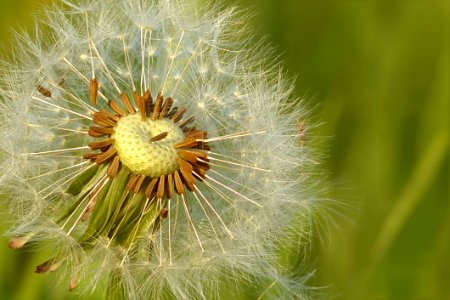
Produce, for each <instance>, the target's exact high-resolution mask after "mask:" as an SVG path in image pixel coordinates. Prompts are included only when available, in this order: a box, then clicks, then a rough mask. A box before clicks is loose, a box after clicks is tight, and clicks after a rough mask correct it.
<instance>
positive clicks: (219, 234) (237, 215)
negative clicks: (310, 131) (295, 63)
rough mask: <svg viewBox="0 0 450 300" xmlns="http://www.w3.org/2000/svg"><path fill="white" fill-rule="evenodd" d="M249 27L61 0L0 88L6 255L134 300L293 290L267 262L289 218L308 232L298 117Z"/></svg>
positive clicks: (21, 43)
mask: <svg viewBox="0 0 450 300" xmlns="http://www.w3.org/2000/svg"><path fill="white" fill-rule="evenodd" d="M246 22H247V17H246V16H244V15H243V14H242V13H241V12H239V11H238V10H236V9H235V8H231V9H223V8H219V7H216V6H202V7H198V6H196V5H195V3H193V2H191V1H187V0H183V1H174V0H168V1H150V0H149V1H146V0H126V1H125V0H119V1H113V0H100V1H95V2H92V1H77V2H76V3H74V2H72V1H69V0H66V1H63V2H62V4H60V5H55V6H53V7H51V8H49V9H48V11H47V12H46V15H45V17H40V18H39V19H38V20H37V22H36V26H35V31H34V32H33V34H25V33H23V34H19V35H18V36H17V40H16V43H15V48H14V51H13V53H14V59H13V60H12V61H11V62H9V63H4V65H3V66H2V82H1V87H0V97H1V103H0V105H1V113H0V134H1V136H2V137H3V139H2V141H1V143H0V153H1V156H0V158H1V160H0V164H1V167H2V168H3V169H4V170H6V172H4V174H1V175H0V191H1V193H2V196H3V195H4V196H5V198H7V199H9V202H10V207H11V209H10V210H11V213H12V214H13V216H14V219H15V222H14V223H13V224H12V225H11V229H10V231H9V235H10V236H12V239H11V241H10V247H11V248H20V247H23V246H25V245H27V244H28V243H30V244H33V245H39V244H40V243H43V242H45V243H47V244H50V245H51V246H52V247H53V250H54V254H53V256H52V257H50V258H49V260H48V261H46V262H43V264H41V265H39V266H37V269H36V271H37V272H38V273H45V272H49V271H56V270H57V269H58V268H62V269H64V270H66V273H68V276H69V277H70V280H68V281H69V282H70V284H69V285H70V289H75V288H77V289H79V288H81V289H83V288H84V289H86V290H92V289H96V288H101V287H102V286H105V285H107V286H108V288H107V289H108V291H109V292H111V293H114V292H117V293H125V294H126V295H127V297H128V298H131V299H133V298H148V297H149V295H151V296H152V298H163V297H175V298H180V299H192V298H195V299H202V298H203V299H210V298H220V296H219V295H218V293H219V290H220V283H221V281H224V280H225V281H228V280H232V281H233V282H234V283H235V285H236V286H239V285H240V284H243V283H253V284H256V283H261V282H264V283H267V282H268V284H267V286H268V285H270V284H271V283H272V282H273V280H276V281H278V282H280V284H279V288H280V289H282V287H283V286H286V287H287V286H294V284H288V283H286V284H281V282H282V281H283V279H282V276H281V275H280V274H279V272H277V271H276V270H277V268H278V266H279V262H278V256H277V249H278V243H279V241H278V238H279V237H285V238H287V236H288V234H286V232H287V231H289V230H291V229H292V228H291V226H292V224H293V220H297V219H298V218H299V216H302V218H301V219H302V220H303V221H302V222H304V223H302V224H305V226H304V227H301V228H299V229H298V231H299V234H298V235H297V237H298V236H300V237H302V238H303V237H304V236H306V235H307V234H308V230H309V229H307V228H308V226H307V224H308V222H309V221H308V220H309V218H310V213H311V211H312V209H311V207H312V205H313V201H314V197H313V194H314V191H312V190H311V188H310V187H308V181H309V175H308V174H309V173H308V172H310V169H311V167H312V166H313V162H312V160H311V158H310V154H309V147H308V146H307V145H304V139H303V137H304V132H305V130H306V129H305V124H304V123H302V129H301V130H300V131H299V130H298V124H299V120H300V119H303V118H304V116H305V111H304V110H303V106H302V105H301V104H298V102H296V101H294V100H295V98H294V97H293V96H292V90H293V85H292V81H290V80H288V79H286V77H285V75H284V72H283V70H282V68H281V67H280V66H279V64H278V63H276V62H274V61H273V60H272V59H271V58H270V56H271V50H270V49H268V48H267V47H265V46H264V45H263V43H259V44H258V43H255V41H254V39H252V38H250V35H249V34H248V30H247V26H246ZM290 224H291V225H290ZM293 242H294V243H296V242H297V241H293ZM108 282H109V284H108ZM111 283H113V284H111ZM267 286H266V287H267ZM266 287H264V286H263V287H261V292H262V291H264V289H265V288H266ZM289 289H290V288H286V291H285V292H286V293H287V294H286V295H288V293H292V295H297V296H302V295H303V292H302V291H299V290H296V291H293V290H294V289H292V291H291V290H289Z"/></svg>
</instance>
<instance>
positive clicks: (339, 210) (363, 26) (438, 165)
mask: <svg viewBox="0 0 450 300" xmlns="http://www.w3.org/2000/svg"><path fill="white" fill-rule="evenodd" d="M45 2H49V1H45V0H2V1H1V2H0V38H1V41H2V42H3V43H4V44H6V45H8V43H11V41H10V40H9V38H10V31H9V28H10V27H11V26H12V27H13V28H16V29H17V28H18V26H19V25H20V26H31V23H30V22H31V18H30V14H31V12H32V11H35V10H37V9H40V8H42V4H44V3H45ZM225 2H226V3H227V4H238V5H239V6H241V7H243V8H246V9H248V11H249V12H251V13H254V14H255V15H256V16H255V17H254V18H253V19H252V20H251V22H252V23H253V26H254V28H257V29H258V30H257V32H256V34H257V35H258V36H260V37H263V36H267V37H268V42H270V43H271V44H273V45H276V48H277V52H278V53H281V58H282V59H283V60H284V62H285V66H286V68H287V69H288V71H289V74H290V75H292V76H295V75H298V79H297V95H298V96H304V97H305V98H306V99H307V103H308V104H309V106H311V107H314V110H313V111H312V115H313V116H314V121H315V122H318V123H320V124H322V125H321V126H319V127H318V128H317V129H315V130H314V131H313V132H308V133H307V134H308V135H311V136H313V135H314V136H322V137H323V139H322V140H323V142H322V143H320V144H319V145H316V146H317V147H319V148H320V151H321V152H322V153H323V154H324V157H325V158H324V161H323V169H324V170H327V171H326V172H327V174H328V176H327V179H326V183H325V186H324V189H325V190H326V192H325V193H324V195H323V197H326V198H329V199H334V200H336V201H337V202H339V203H341V204H339V205H334V207H333V209H334V210H336V212H335V213H334V215H335V218H334V220H335V223H336V224H335V225H333V226H331V227H330V228H329V229H328V230H327V232H326V234H325V236H321V237H317V240H318V241H319V240H324V242H317V243H315V245H314V247H313V251H312V253H311V255H310V260H311V261H314V262H315V263H316V268H317V272H316V276H315V278H314V279H313V280H312V281H311V282H310V284H312V285H315V286H320V287H325V291H326V292H327V293H328V294H330V295H331V296H332V298H333V299H362V300H365V299H380V300H382V299H392V300H403V299H405V300H407V299H411V300H415V299H417V300H441V299H442V300H445V299H450V275H449V272H450V271H449V270H450V247H449V245H450V205H449V145H448V139H449V112H450V110H449V108H450V107H449V83H450V81H449V79H450V78H449V37H450V36H449V4H448V3H449V2H448V1H433V0H423V1H421V0H416V1H413V0H411V1H368V0H367V1H364V0H359V1H357V0H353V1H350V0H348V1H343V0H335V1H331V0H330V1H325V0H315V1H314V0H310V1H305V0H258V1H251V0H241V1H237V0H228V1H225ZM6 49H8V47H7V46H6ZM322 234H324V233H322ZM0 245H3V246H1V247H0V263H1V267H0V299H17V300H27V299H71V298H72V299H74V298H75V299H76V298H77V295H76V294H74V293H69V292H67V290H66V289H67V284H66V282H61V284H60V285H59V286H58V287H57V288H55V285H56V283H57V280H58V276H57V275H54V274H50V275H47V276H45V275H44V276H42V275H36V274H34V273H33V271H34V267H35V265H37V264H39V263H41V262H42V261H44V260H45V259H46V255H45V253H38V254H30V253H22V252H20V251H19V252H13V251H11V250H9V249H8V247H7V239H6V238H5V237H2V238H1V243H0ZM90 298H92V299H98V298H97V295H95V294H94V295H92V297H90ZM83 299H87V298H85V297H83Z"/></svg>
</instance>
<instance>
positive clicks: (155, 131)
mask: <svg viewBox="0 0 450 300" xmlns="http://www.w3.org/2000/svg"><path fill="white" fill-rule="evenodd" d="M111 138H113V139H114V147H115V148H116V150H117V154H118V155H119V157H120V160H121V162H122V163H123V164H124V165H125V166H127V167H128V168H129V169H130V170H131V172H133V173H135V174H142V175H146V176H149V177H152V178H155V177H159V176H161V175H168V174H171V173H173V172H174V171H176V170H178V169H179V166H178V163H177V158H178V151H177V149H176V148H175V145H176V144H177V143H180V142H182V141H183V140H184V134H183V131H182V130H181V129H180V128H179V127H178V126H177V125H176V124H175V123H173V122H172V121H170V120H169V119H161V120H152V119H150V118H146V119H145V120H142V119H141V117H140V115H138V114H133V115H128V116H125V117H123V118H121V119H120V120H119V121H118V122H117V126H116V127H115V129H114V133H113V134H112V135H111Z"/></svg>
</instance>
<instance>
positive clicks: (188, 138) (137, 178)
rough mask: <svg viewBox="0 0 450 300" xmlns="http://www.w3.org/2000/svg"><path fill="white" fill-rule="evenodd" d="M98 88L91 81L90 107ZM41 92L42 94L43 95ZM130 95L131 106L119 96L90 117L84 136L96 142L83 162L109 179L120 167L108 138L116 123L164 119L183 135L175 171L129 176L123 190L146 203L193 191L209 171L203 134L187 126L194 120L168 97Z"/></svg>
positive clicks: (157, 137) (154, 140)
mask: <svg viewBox="0 0 450 300" xmlns="http://www.w3.org/2000/svg"><path fill="white" fill-rule="evenodd" d="M98 86H99V84H98V82H97V80H96V79H95V78H94V79H92V80H91V81H90V84H89V99H90V101H91V103H92V104H93V105H94V106H96V105H97V95H98ZM40 90H41V89H40ZM43 92H44V93H45V91H43ZM132 95H133V98H132V99H133V100H134V102H135V106H133V104H132V102H131V101H130V98H129V97H128V96H127V94H125V93H124V92H121V93H120V95H119V99H120V101H116V100H115V99H111V100H109V101H108V108H109V109H102V110H100V111H98V112H96V113H95V114H94V116H93V118H92V122H93V123H94V124H95V125H92V126H90V127H89V131H88V134H89V135H90V136H92V137H93V138H96V139H97V140H95V141H94V142H92V143H90V144H89V145H88V146H89V147H90V148H91V149H92V150H93V152H89V153H85V154H84V155H83V158H85V159H90V160H91V161H92V162H95V163H96V164H99V165H100V164H109V166H108V169H107V176H108V177H109V178H113V177H115V176H116V175H117V174H118V172H119V171H120V168H121V167H122V162H121V160H120V156H119V154H118V153H117V151H116V149H115V148H114V139H113V138H111V135H112V134H113V133H114V129H115V127H116V126H117V122H118V121H119V120H120V119H121V118H123V117H126V116H128V115H130V114H139V115H140V116H141V120H142V121H145V120H146V119H147V118H150V119H151V120H153V121H156V120H162V119H167V120H170V121H172V122H173V123H174V124H176V125H177V126H178V127H179V128H180V129H181V130H182V132H183V133H184V140H183V141H181V142H179V143H177V144H175V145H174V147H175V149H177V153H178V158H177V163H178V170H176V171H174V172H173V173H171V174H163V175H160V176H159V177H156V178H152V177H149V176H146V175H143V174H132V175H131V176H130V178H129V180H128V183H127V190H128V191H130V192H134V193H139V192H140V191H141V190H142V189H145V195H146V197H147V198H150V199H152V198H154V197H156V199H162V198H164V197H166V198H167V199H171V198H172V196H173V192H174V191H175V192H176V193H177V194H178V195H182V194H184V193H185V191H186V189H188V190H190V191H193V190H194V189H195V182H196V180H197V181H203V179H204V178H205V175H206V172H207V171H208V169H209V164H208V162H209V159H208V154H207V151H208V150H209V149H210V148H209V145H208V144H207V143H206V142H204V141H203V140H205V139H206V138H207V132H206V131H203V130H198V129H196V128H195V127H193V126H190V124H191V123H192V122H193V121H194V117H193V116H191V117H189V118H184V117H185V114H186V111H187V110H186V108H183V107H182V108H180V107H177V106H173V99H172V98H171V97H167V98H164V97H163V95H162V94H161V93H159V94H158V95H157V96H156V100H154V99H153V97H152V95H151V92H150V90H147V91H145V92H144V93H143V95H140V94H139V93H138V92H137V91H134V92H133V93H132ZM167 134H168V133H167V132H161V133H160V134H158V135H155V136H149V137H148V140H149V143H158V142H159V141H161V140H163V139H164V138H165V137H166V136H167Z"/></svg>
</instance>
